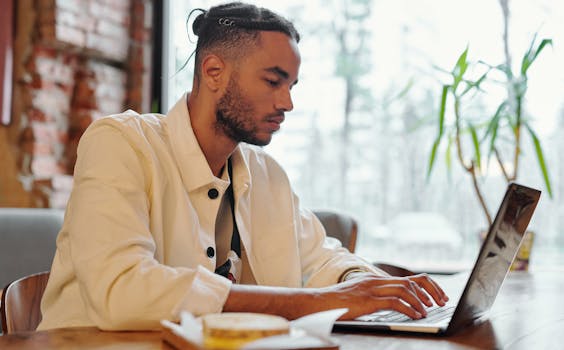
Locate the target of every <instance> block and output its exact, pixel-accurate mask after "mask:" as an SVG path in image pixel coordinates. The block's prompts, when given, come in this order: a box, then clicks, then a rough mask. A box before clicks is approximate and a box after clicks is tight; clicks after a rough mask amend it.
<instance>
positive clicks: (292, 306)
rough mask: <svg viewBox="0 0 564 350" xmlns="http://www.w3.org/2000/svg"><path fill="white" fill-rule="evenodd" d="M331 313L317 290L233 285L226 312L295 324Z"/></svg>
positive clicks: (226, 304)
mask: <svg viewBox="0 0 564 350" xmlns="http://www.w3.org/2000/svg"><path fill="white" fill-rule="evenodd" d="M326 309H328V307H327V305H324V298H323V296H322V293H321V290H320V289H318V288H285V287H266V286H250V285H239V284H233V285H232V286H231V290H230V292H229V295H228V297H227V301H226V302H225V304H224V306H223V311H224V312H259V313H267V314H274V315H279V316H282V317H285V318H287V319H290V320H293V319H296V318H299V317H301V316H304V315H307V314H310V313H313V312H317V311H321V310H326Z"/></svg>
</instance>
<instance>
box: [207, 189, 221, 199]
mask: <svg viewBox="0 0 564 350" xmlns="http://www.w3.org/2000/svg"><path fill="white" fill-rule="evenodd" d="M218 196H219V191H218V190H216V189H215V188H212V189H211V190H209V191H208V197H210V199H216V198H217V197H218Z"/></svg>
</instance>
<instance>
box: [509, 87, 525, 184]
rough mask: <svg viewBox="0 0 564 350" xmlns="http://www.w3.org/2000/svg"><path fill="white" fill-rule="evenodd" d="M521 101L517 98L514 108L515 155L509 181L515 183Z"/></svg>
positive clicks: (519, 148)
mask: <svg viewBox="0 0 564 350" xmlns="http://www.w3.org/2000/svg"><path fill="white" fill-rule="evenodd" d="M522 104H523V99H522V97H521V96H517V105H516V106H515V115H516V117H517V121H516V123H515V130H514V131H513V132H514V134H515V154H514V158H513V176H512V177H511V178H510V181H515V179H517V171H518V170H519V156H520V155H521V123H522V122H521V113H522Z"/></svg>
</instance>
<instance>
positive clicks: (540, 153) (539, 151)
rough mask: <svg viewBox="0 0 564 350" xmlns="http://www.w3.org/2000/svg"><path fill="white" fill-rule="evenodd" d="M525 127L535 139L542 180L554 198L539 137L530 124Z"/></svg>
mask: <svg viewBox="0 0 564 350" xmlns="http://www.w3.org/2000/svg"><path fill="white" fill-rule="evenodd" d="M525 126H526V127H527V130H528V131H529V134H530V135H531V138H532V139H533V143H534V144H535V152H536V154H537V160H538V161H539V167H540V169H541V172H542V178H543V180H544V185H545V186H546V190H547V192H548V195H549V196H550V198H552V186H551V184H550V178H549V176H548V169H547V167H546V162H545V160H544V154H543V151H542V147H541V144H540V140H539V138H538V137H537V135H536V134H535V132H534V131H533V129H532V128H531V127H530V126H529V124H528V123H525Z"/></svg>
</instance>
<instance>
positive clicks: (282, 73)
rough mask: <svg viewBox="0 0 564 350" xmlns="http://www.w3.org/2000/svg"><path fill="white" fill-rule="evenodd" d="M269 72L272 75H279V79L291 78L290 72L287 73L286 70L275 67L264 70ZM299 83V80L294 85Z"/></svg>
mask: <svg viewBox="0 0 564 350" xmlns="http://www.w3.org/2000/svg"><path fill="white" fill-rule="evenodd" d="M264 70H265V71H267V72H270V73H274V74H276V75H278V76H279V77H281V78H283V79H286V80H288V79H289V78H290V74H288V72H286V71H285V70H284V69H282V68H280V67H278V66H275V67H270V68H265V69H264ZM297 83H298V79H296V81H294V83H293V84H292V85H296V84H297Z"/></svg>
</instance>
